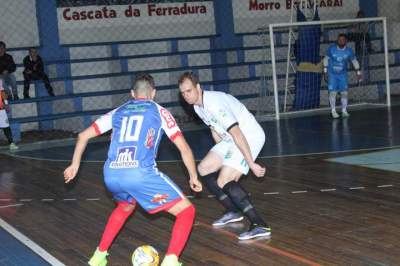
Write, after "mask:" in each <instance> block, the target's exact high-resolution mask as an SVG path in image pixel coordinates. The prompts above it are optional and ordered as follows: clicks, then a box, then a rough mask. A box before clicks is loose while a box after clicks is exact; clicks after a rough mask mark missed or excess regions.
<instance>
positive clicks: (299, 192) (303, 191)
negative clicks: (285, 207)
mask: <svg viewBox="0 0 400 266" xmlns="http://www.w3.org/2000/svg"><path fill="white" fill-rule="evenodd" d="M307 192H308V191H307V190H298V191H292V194H301V193H307Z"/></svg>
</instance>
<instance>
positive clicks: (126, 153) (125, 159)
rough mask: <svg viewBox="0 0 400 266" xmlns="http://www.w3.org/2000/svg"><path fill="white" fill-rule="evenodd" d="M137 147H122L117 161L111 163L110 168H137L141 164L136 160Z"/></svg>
mask: <svg viewBox="0 0 400 266" xmlns="http://www.w3.org/2000/svg"><path fill="white" fill-rule="evenodd" d="M135 155H136V147H135V146H131V147H120V148H119V149H118V153H117V159H116V160H115V161H112V162H111V163H110V168H114V169H120V168H137V167H138V166H139V162H138V161H137V160H135Z"/></svg>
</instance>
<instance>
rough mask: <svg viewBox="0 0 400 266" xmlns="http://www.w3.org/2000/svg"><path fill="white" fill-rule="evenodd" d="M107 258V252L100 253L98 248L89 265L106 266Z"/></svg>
mask: <svg viewBox="0 0 400 266" xmlns="http://www.w3.org/2000/svg"><path fill="white" fill-rule="evenodd" d="M107 256H108V253H107V251H100V250H99V248H97V249H96V251H95V252H94V254H93V256H92V257H91V258H90V260H89V262H88V263H89V265H90V266H106V265H107Z"/></svg>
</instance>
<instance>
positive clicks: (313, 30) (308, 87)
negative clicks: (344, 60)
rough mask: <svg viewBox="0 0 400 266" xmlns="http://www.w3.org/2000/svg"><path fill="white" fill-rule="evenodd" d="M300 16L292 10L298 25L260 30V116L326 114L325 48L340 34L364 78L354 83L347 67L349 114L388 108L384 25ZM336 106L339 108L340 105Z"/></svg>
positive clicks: (310, 13) (314, 13)
mask: <svg viewBox="0 0 400 266" xmlns="http://www.w3.org/2000/svg"><path fill="white" fill-rule="evenodd" d="M303 11H304V12H303ZM303 11H302V9H301V8H298V9H295V11H294V12H295V14H296V16H297V22H288V23H279V24H271V25H269V27H268V28H264V29H260V36H261V37H262V39H263V41H264V42H265V58H264V63H263V68H262V70H263V73H262V81H263V82H262V84H263V86H262V88H261V90H260V98H259V104H258V114H259V115H260V114H262V115H265V114H275V116H276V118H277V119H279V117H280V115H281V114H282V113H293V112H299V111H302V112H304V111H310V110H311V111H312V110H324V109H326V110H329V108H328V107H329V97H328V85H327V81H326V80H325V78H324V75H323V58H324V56H325V55H326V53H327V49H328V48H329V46H331V45H335V44H336V43H337V38H338V35H339V34H340V33H343V34H345V36H346V37H347V41H348V42H347V46H348V47H350V48H352V50H353V52H354V54H355V56H356V58H357V60H358V62H359V64H360V70H361V73H362V79H361V80H358V78H357V75H356V71H355V70H354V68H353V65H352V63H351V62H349V64H348V69H347V73H348V88H349V89H348V93H349V96H348V97H349V106H350V108H352V106H353V107H354V106H364V105H371V104H381V105H390V82H389V62H388V56H389V55H388V49H387V34H386V29H385V27H386V19H385V18H361V19H348V20H330V21H320V20H319V17H318V10H317V9H316V8H312V7H311V8H310V7H308V8H304V10H303ZM302 20H303V21H302ZM337 106H338V107H340V102H339V101H338V103H337Z"/></svg>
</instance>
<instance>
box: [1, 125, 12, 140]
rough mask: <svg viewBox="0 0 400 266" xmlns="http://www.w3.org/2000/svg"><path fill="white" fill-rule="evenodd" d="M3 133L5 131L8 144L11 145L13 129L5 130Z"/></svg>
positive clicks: (7, 128)
mask: <svg viewBox="0 0 400 266" xmlns="http://www.w3.org/2000/svg"><path fill="white" fill-rule="evenodd" d="M3 131H4V135H6V138H7V140H8V143H9V144H11V143H12V142H13V138H12V134H11V128H10V127H6V128H3Z"/></svg>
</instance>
